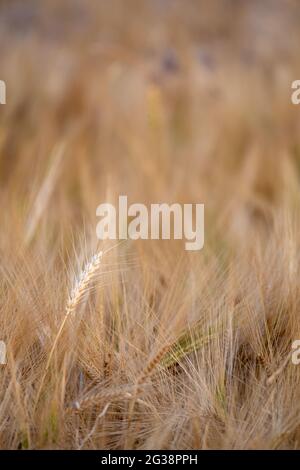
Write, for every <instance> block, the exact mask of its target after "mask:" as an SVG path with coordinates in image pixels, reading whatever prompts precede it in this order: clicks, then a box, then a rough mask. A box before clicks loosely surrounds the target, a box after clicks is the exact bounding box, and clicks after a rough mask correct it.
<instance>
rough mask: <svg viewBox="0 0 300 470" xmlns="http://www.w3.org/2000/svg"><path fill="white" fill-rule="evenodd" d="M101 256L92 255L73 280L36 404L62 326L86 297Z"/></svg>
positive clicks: (100, 254)
mask: <svg viewBox="0 0 300 470" xmlns="http://www.w3.org/2000/svg"><path fill="white" fill-rule="evenodd" d="M102 255H103V252H102V251H100V252H99V253H96V254H95V255H93V256H92V258H91V260H90V261H89V262H88V263H87V264H86V265H85V267H84V269H83V270H82V271H81V272H80V274H79V276H78V278H77V279H76V280H75V283H74V286H73V288H72V290H71V292H70V294H69V298H68V302H67V306H66V313H65V316H64V318H63V320H62V322H61V325H60V327H59V330H58V332H57V334H56V337H55V340H54V342H53V345H52V348H51V351H50V354H49V357H48V360H47V363H46V367H45V372H44V375H43V378H42V380H41V384H40V387H39V390H38V393H37V399H36V402H38V400H39V397H40V394H41V391H42V387H43V384H44V381H45V378H46V375H47V372H48V369H49V367H50V364H51V360H52V357H53V354H54V351H55V348H56V345H57V343H58V340H59V338H60V336H61V334H62V331H63V329H64V326H65V324H66V322H67V319H68V318H69V316H70V315H71V314H74V313H75V311H76V309H77V307H78V305H79V304H80V303H81V302H82V300H83V299H84V298H85V297H86V295H87V293H88V291H89V287H90V285H91V282H92V281H93V279H94V278H95V275H96V273H97V271H98V269H99V267H100V264H101V260H102Z"/></svg>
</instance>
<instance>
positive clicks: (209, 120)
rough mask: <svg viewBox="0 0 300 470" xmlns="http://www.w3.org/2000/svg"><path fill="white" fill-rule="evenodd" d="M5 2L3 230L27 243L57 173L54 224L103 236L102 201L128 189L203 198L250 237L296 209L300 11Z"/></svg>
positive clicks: (138, 197) (273, 3)
mask: <svg viewBox="0 0 300 470" xmlns="http://www.w3.org/2000/svg"><path fill="white" fill-rule="evenodd" d="M0 5H1V6H0V8H1V10H0V71H1V77H0V78H1V79H2V80H5V82H6V85H7V104H6V105H5V106H1V109H0V181H1V189H0V191H1V200H2V204H3V207H6V208H10V211H6V214H8V213H9V214H10V215H9V217H7V219H8V220H6V216H5V215H4V216H3V223H4V224H5V223H7V224H8V226H10V224H14V226H16V225H15V224H17V225H18V226H19V227H20V231H19V232H18V231H15V232H18V233H22V237H23V236H24V228H23V225H24V224H25V225H26V223H27V224H28V222H26V220H27V219H28V217H29V216H28V214H29V213H30V211H31V208H32V206H33V204H34V200H35V199H36V197H37V194H39V190H40V188H41V185H42V182H43V181H44V180H45V179H46V178H47V175H48V173H50V179H51V178H52V179H51V184H50V183H49V185H50V186H51V187H52V186H53V190H51V191H50V190H49V191H48V193H47V197H46V199H47V208H48V210H47V216H46V218H45V217H43V218H41V220H40V221H39V222H40V223H41V228H42V227H43V224H44V226H45V230H46V227H47V226H48V228H49V223H50V222H51V227H53V230H54V227H55V226H57V224H59V227H60V230H61V229H63V227H64V224H66V227H70V223H71V224H76V223H77V221H78V223H79V224H81V225H80V226H82V221H83V218H84V219H86V218H87V219H88V220H89V221H90V222H91V223H92V224H93V226H95V208H96V207H97V205H98V204H99V203H101V202H103V201H105V200H107V199H108V198H110V199H115V198H116V197H117V196H118V195H119V194H122V193H123V194H127V195H128V196H129V198H131V199H132V201H136V202H146V203H147V202H149V201H151V202H155V201H164V202H169V201H170V202H172V201H182V202H184V201H189V202H204V203H205V204H206V206H207V217H208V221H210V220H211V221H213V222H211V223H209V222H208V225H209V224H210V226H211V227H212V226H216V225H217V223H218V222H219V223H220V225H222V227H224V223H226V221H227V220H232V219H233V217H231V219H230V215H233V216H234V219H235V222H234V225H233V230H232V232H233V236H234V237H235V238H236V237H238V238H239V239H241V240H242V239H244V235H245V233H248V230H249V225H250V223H251V224H252V226H253V223H255V224H256V223H257V224H258V225H259V227H261V226H263V225H264V224H266V223H268V212H269V211H270V210H273V209H274V208H276V207H277V205H278V204H281V203H282V201H283V200H284V198H286V197H287V198H288V199H289V200H290V199H293V201H294V202H295V197H294V193H293V188H294V189H295V187H297V185H298V179H299V171H300V170H299V169H300V156H299V135H300V134H299V111H298V109H297V106H293V105H292V104H291V83H292V81H293V80H296V79H297V78H299V77H300V69H299V62H300V61H299V53H298V45H299V39H300V30H299V26H298V25H299V19H300V5H299V3H298V2H297V1H293V0H286V1H285V2H282V1H280V0H264V1H251V2H249V1H243V0H236V1H233V0H218V1H217V0H209V1H208V0H199V1H198V0H193V1H192V0H187V1H179V0H172V1H170V0H151V1H150V0H149V1H148V0H142V1H137V0H127V1H126V2H125V1H121V0H111V1H109V2H107V1H103V0H99V1H95V0H94V1H92V0H85V1H83V0H72V1H64V2H60V1H55V0H51V1H43V2H39V1H34V0H27V1H26V2H24V1H18V0H9V1H3V0H2V1H1V3H0ZM62 147H63V149H62ZM57 153H61V154H62V156H61V158H59V157H58V156H57ZM57 160H61V161H60V162H59V163H58V162H57ZM53 167H54V169H53ZM55 167H59V170H57V171H56V170H55ZM51 174H52V176H51ZM53 174H55V176H53ZM50 193H51V197H50ZM50 201H52V203H50ZM45 204H46V203H45ZM60 211H63V213H64V217H63V219H62V217H60V219H59V220H58V216H57V213H59V212H60ZM13 214H14V215H15V216H14V217H13ZM29 225H30V223H29ZM255 229H257V228H255ZM30 230H31V231H32V228H31V229H30ZM31 236H32V234H30V233H29V235H28V237H29V238H31ZM230 236H232V234H230Z"/></svg>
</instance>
